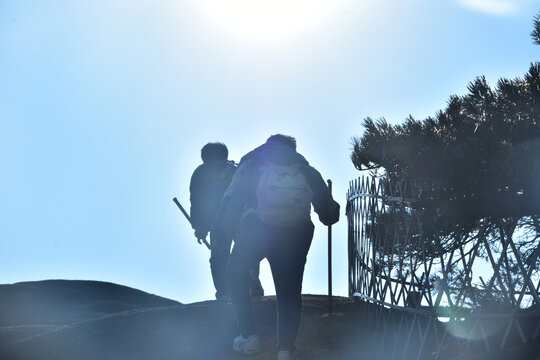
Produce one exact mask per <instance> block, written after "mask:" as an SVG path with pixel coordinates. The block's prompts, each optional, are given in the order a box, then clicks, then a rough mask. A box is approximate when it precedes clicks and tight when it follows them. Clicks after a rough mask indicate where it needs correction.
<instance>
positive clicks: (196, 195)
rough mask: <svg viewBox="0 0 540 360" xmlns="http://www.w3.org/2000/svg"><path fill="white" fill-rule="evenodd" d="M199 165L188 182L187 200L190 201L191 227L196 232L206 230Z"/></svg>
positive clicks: (202, 178)
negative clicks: (188, 194) (188, 195)
mask: <svg viewBox="0 0 540 360" xmlns="http://www.w3.org/2000/svg"><path fill="white" fill-rule="evenodd" d="M203 175H204V174H203V171H202V169H201V167H198V168H197V169H196V170H195V171H194V172H193V175H192V176H191V181H190V183H189V193H190V197H189V200H190V202H191V207H190V211H189V212H190V217H191V227H192V228H193V229H194V230H196V231H198V232H205V231H206V232H208V229H205V227H207V226H205V225H204V218H205V214H204V209H203V207H202V206H201V205H202V203H203V201H204V196H205V194H204V176H203Z"/></svg>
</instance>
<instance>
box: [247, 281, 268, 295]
mask: <svg viewBox="0 0 540 360" xmlns="http://www.w3.org/2000/svg"><path fill="white" fill-rule="evenodd" d="M249 290H250V292H251V296H264V289H263V287H262V285H261V281H260V280H259V278H251V279H250V281H249Z"/></svg>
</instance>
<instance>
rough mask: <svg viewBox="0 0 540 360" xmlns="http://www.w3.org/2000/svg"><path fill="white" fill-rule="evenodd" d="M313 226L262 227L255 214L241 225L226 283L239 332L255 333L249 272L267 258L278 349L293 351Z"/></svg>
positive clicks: (245, 333)
mask: <svg viewBox="0 0 540 360" xmlns="http://www.w3.org/2000/svg"><path fill="white" fill-rule="evenodd" d="M313 229H314V226H313V223H312V222H311V221H306V222H305V223H302V224H298V226H296V227H293V228H275V227H270V226H267V225H265V224H264V223H262V222H261V221H260V219H259V218H258V217H257V216H256V215H250V216H248V217H247V218H246V219H244V221H243V222H242V223H241V224H240V228H239V232H238V236H237V239H236V240H235V245H234V248H233V251H232V253H231V255H230V257H229V264H228V268H227V281H228V284H229V296H230V298H231V301H232V304H233V307H234V310H235V312H236V317H237V320H238V326H239V328H240V333H241V334H242V336H244V337H248V336H249V335H252V334H254V333H255V324H254V321H253V312H252V307H251V298H250V296H249V270H250V269H252V268H254V267H255V266H257V265H258V264H259V263H260V261H261V260H263V259H264V258H266V259H268V262H269V264H270V268H271V270H272V276H273V278H274V285H275V289H276V298H277V311H278V326H277V327H278V334H277V338H278V348H279V349H280V350H291V351H293V350H294V349H295V341H296V337H297V336H298V330H299V329H300V319H301V317H302V279H303V276H304V265H305V263H306V256H307V253H308V251H309V247H310V246H311V241H312V239H313Z"/></svg>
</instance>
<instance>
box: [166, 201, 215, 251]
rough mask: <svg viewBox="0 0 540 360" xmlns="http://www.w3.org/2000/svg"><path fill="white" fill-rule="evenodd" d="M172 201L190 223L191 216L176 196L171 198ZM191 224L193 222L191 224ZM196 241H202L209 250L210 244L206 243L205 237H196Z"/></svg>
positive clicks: (200, 242)
mask: <svg viewBox="0 0 540 360" xmlns="http://www.w3.org/2000/svg"><path fill="white" fill-rule="evenodd" d="M173 201H174V203H175V204H176V206H178V208H179V209H180V211H181V212H182V214H184V216H185V217H186V219H187V221H189V223H190V224H192V223H191V217H190V216H189V214H188V213H187V211H186V210H185V209H184V207H183V206H182V204H180V202H179V201H178V199H177V198H173ZM192 225H193V224H192ZM197 242H198V243H199V244H202V243H203V242H204V245H206V247H207V248H208V249H209V250H210V244H209V243H208V241H206V239H197Z"/></svg>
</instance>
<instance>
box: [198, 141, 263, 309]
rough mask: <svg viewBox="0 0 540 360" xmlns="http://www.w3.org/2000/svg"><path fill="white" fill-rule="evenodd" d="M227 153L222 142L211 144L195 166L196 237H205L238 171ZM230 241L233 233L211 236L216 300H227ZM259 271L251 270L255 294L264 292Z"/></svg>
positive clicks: (203, 149) (205, 148)
mask: <svg viewBox="0 0 540 360" xmlns="http://www.w3.org/2000/svg"><path fill="white" fill-rule="evenodd" d="M228 156H229V150H228V149H227V146H225V144H222V143H208V144H206V145H205V146H203V148H202V149H201V158H202V160H203V164H202V165H200V166H199V167H197V169H195V171H194V172H193V175H192V176H191V182H190V185H189V191H190V201H191V209H190V213H191V214H190V215H191V225H192V227H193V229H194V230H195V237H196V238H197V239H205V238H206V235H207V234H208V231H209V230H210V224H211V223H212V221H213V219H214V217H215V215H216V211H217V209H218V206H219V203H220V202H221V199H222V198H223V193H224V192H225V190H226V189H227V187H228V186H229V184H230V182H231V179H232V177H233V175H234V172H235V171H236V166H235V165H234V161H228V160H227V157H228ZM231 242H232V236H223V235H222V234H220V233H216V232H214V233H212V234H211V235H210V243H211V246H210V247H211V249H210V270H211V272H212V279H213V281H214V287H215V288H216V299H218V300H223V301H225V300H227V299H228V290H227V282H226V275H225V273H226V266H227V261H228V259H229V253H230V251H231ZM258 272H259V268H258V267H257V268H256V269H255V270H253V271H252V274H253V281H252V283H253V286H252V292H253V295H254V296H262V295H263V294H264V291H263V289H262V286H261V285H260V282H259V279H258V276H259V273H258Z"/></svg>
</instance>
